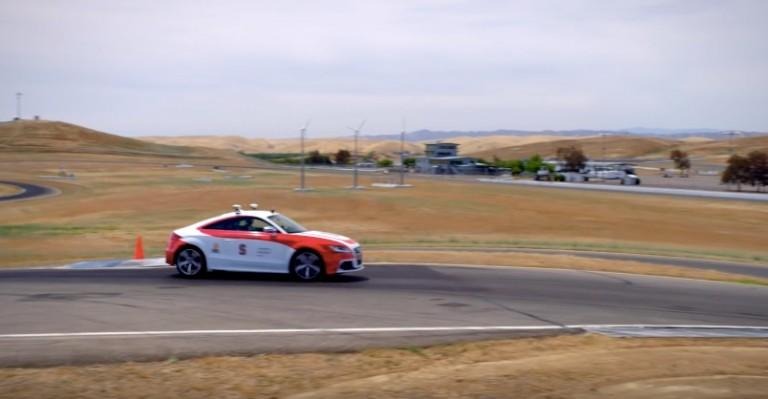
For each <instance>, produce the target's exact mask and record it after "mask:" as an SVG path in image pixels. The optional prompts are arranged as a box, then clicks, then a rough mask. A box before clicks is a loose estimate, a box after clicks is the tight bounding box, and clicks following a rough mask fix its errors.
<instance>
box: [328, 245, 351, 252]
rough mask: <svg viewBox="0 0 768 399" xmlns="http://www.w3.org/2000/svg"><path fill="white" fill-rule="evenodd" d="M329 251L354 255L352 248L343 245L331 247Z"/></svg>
mask: <svg viewBox="0 0 768 399" xmlns="http://www.w3.org/2000/svg"><path fill="white" fill-rule="evenodd" d="M328 249H330V250H331V251H333V252H343V253H352V248H349V247H345V246H343V245H329V246H328Z"/></svg>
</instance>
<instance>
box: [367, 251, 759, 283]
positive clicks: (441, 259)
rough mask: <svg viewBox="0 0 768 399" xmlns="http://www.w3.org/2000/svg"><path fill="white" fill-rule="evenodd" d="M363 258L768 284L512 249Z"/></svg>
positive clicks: (702, 272)
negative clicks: (505, 250)
mask: <svg viewBox="0 0 768 399" xmlns="http://www.w3.org/2000/svg"><path fill="white" fill-rule="evenodd" d="M366 259H367V261H368V262H393V263H409V264H414V263H415V264H418V263H428V264H429V263H437V264H444V265H460V266H472V265H483V266H485V265H494V266H499V267H505V266H516V267H540V268H558V269H572V270H589V271H603V272H616V273H630V274H646V275H652V276H665V277H682V278H693V279H699V280H712V281H728V282H738V283H744V282H749V283H752V284H761V285H768V279H765V278H759V277H751V276H743V275H740V274H733V273H723V272H718V271H714V270H704V269H692V268H686V267H679V266H671V265H664V264H661V263H659V264H648V263H641V262H631V261H622V260H607V259H591V258H585V257H579V256H570V255H542V254H529V253H515V252H507V253H493V252H490V253H488V252H486V253H483V252H482V251H471V252H465V251H393V250H368V251H366Z"/></svg>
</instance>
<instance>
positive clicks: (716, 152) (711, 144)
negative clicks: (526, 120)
mask: <svg viewBox="0 0 768 399" xmlns="http://www.w3.org/2000/svg"><path fill="white" fill-rule="evenodd" d="M569 146H576V147H579V148H581V149H582V150H583V151H584V153H585V154H586V155H587V157H588V158H590V159H604V158H605V159H624V160H625V159H644V158H662V159H668V158H669V153H670V151H672V150H674V149H680V150H682V151H685V152H687V153H688V155H689V156H691V157H695V158H697V160H696V162H701V161H702V160H706V161H715V162H721V163H722V162H725V160H726V159H727V157H728V156H729V155H730V154H731V151H732V150H733V151H734V152H736V153H740V154H746V153H748V152H750V151H754V150H760V151H768V135H765V136H757V137H742V138H736V139H734V140H733V141H732V142H729V141H728V140H717V141H715V140H711V139H701V138H698V139H697V138H691V139H685V140H671V139H664V138H659V137H638V136H606V137H576V138H565V139H562V140H557V141H545V142H534V143H530V144H525V143H523V144H514V145H510V146H496V147H492V148H487V149H484V150H478V151H467V155H472V156H477V157H482V158H485V159H491V158H493V157H494V156H496V157H499V158H501V159H525V158H528V157H530V156H532V155H534V154H539V155H541V156H543V157H554V156H556V154H557V149H558V148H560V147H569ZM603 148H605V152H603Z"/></svg>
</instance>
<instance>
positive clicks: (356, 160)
mask: <svg viewBox="0 0 768 399" xmlns="http://www.w3.org/2000/svg"><path fill="white" fill-rule="evenodd" d="M364 125H365V120H363V122H362V123H360V126H358V127H357V129H354V128H351V127H347V128H348V129H349V130H352V131H353V132H355V149H354V152H355V155H354V168H353V169H352V187H351V188H352V189H353V190H355V189H359V188H362V187H360V186H359V185H358V184H357V164H358V163H359V162H360V161H359V159H360V155H359V154H358V152H357V140H358V137H359V136H360V130H362V129H363V126H364Z"/></svg>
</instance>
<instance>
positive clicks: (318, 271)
mask: <svg viewBox="0 0 768 399" xmlns="http://www.w3.org/2000/svg"><path fill="white" fill-rule="evenodd" d="M291 274H292V275H293V276H294V277H295V278H297V279H299V280H301V281H315V280H319V279H320V278H322V277H323V260H322V259H320V255H318V254H316V253H314V252H312V251H300V252H299V253H297V254H296V256H294V257H293V260H292V261H291Z"/></svg>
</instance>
